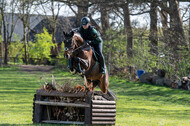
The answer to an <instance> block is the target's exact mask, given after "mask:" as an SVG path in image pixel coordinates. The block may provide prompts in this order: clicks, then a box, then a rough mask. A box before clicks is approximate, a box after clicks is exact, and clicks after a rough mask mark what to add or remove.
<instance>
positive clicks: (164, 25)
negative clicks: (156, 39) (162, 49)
mask: <svg viewBox="0 0 190 126" xmlns="http://www.w3.org/2000/svg"><path fill="white" fill-rule="evenodd" d="M163 4H164V5H165V6H166V7H167V2H164V3H163ZM160 16H161V23H162V31H163V42H165V43H166V44H167V43H169V39H168V36H169V35H168V32H167V31H168V28H169V27H168V13H167V12H165V11H164V9H162V8H161V11H160Z"/></svg>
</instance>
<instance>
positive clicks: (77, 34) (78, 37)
mask: <svg viewBox="0 0 190 126" xmlns="http://www.w3.org/2000/svg"><path fill="white" fill-rule="evenodd" d="M73 38H74V39H75V38H77V39H78V41H81V42H82V43H83V42H84V40H83V38H82V36H81V35H80V33H78V32H75V33H74V35H73Z"/></svg>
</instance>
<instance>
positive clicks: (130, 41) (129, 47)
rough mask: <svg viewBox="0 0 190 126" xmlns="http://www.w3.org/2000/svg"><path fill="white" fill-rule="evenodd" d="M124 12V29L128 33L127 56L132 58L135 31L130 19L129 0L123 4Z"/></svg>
mask: <svg viewBox="0 0 190 126" xmlns="http://www.w3.org/2000/svg"><path fill="white" fill-rule="evenodd" d="M122 9H123V12H124V31H125V33H127V57H128V58H129V59H130V58H132V57H133V45H134V43H133V31H132V26H131V21H130V13H129V3H128V2H127V3H126V4H125V5H124V6H122Z"/></svg>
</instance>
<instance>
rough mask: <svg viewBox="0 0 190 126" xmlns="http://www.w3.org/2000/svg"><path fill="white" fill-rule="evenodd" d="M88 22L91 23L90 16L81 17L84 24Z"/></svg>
mask: <svg viewBox="0 0 190 126" xmlns="http://www.w3.org/2000/svg"><path fill="white" fill-rule="evenodd" d="M88 23H90V19H89V18H88V17H83V18H82V19H81V24H82V25H87V24H88Z"/></svg>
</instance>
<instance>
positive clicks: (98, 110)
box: [92, 109, 116, 113]
mask: <svg viewBox="0 0 190 126" xmlns="http://www.w3.org/2000/svg"><path fill="white" fill-rule="evenodd" d="M92 112H94V113H98V112H101V113H105V112H106V113H115V112H116V109H92Z"/></svg>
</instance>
